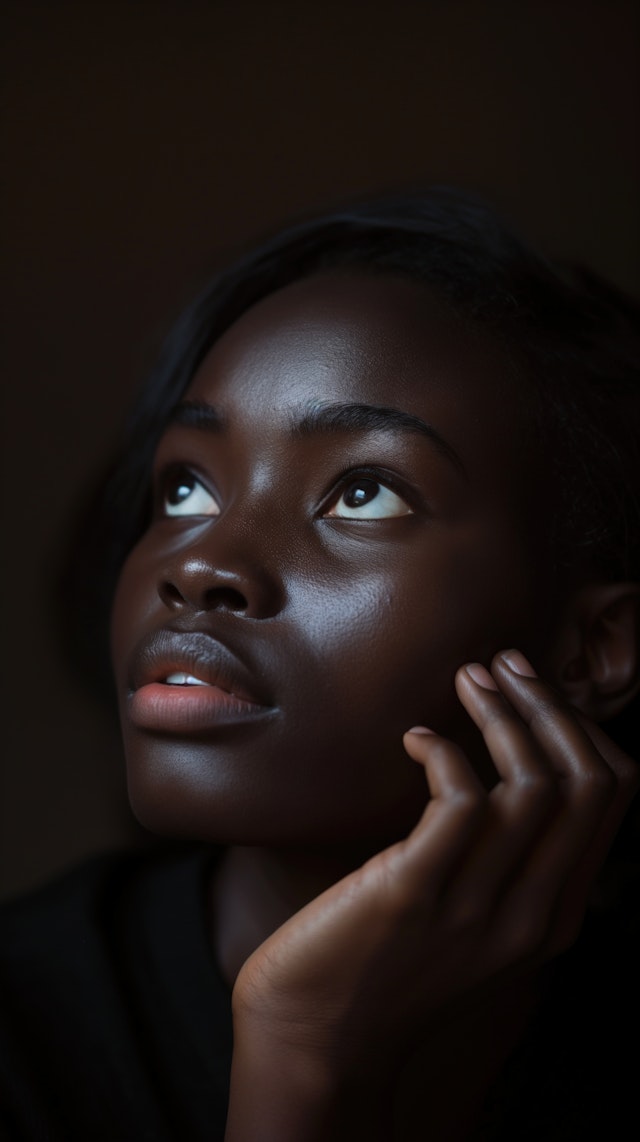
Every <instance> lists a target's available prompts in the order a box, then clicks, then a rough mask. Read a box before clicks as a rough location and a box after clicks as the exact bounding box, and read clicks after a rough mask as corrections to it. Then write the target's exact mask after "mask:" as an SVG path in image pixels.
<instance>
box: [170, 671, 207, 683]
mask: <svg viewBox="0 0 640 1142" xmlns="http://www.w3.org/2000/svg"><path fill="white" fill-rule="evenodd" d="M165 682H166V683H167V685H169V686H208V685H209V683H208V682H203V681H202V679H201V678H194V676H193V674H183V672H182V671H181V670H176V672H175V674H168V675H167V677H166V678H165Z"/></svg>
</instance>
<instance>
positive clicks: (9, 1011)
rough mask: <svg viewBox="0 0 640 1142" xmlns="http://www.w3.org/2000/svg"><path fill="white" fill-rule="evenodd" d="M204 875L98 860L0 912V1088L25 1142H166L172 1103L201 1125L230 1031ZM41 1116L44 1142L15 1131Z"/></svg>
mask: <svg viewBox="0 0 640 1142" xmlns="http://www.w3.org/2000/svg"><path fill="white" fill-rule="evenodd" d="M208 864H209V857H208V856H207V854H205V853H204V852H203V851H202V850H193V849H190V850H184V849H178V848H175V849H174V848H171V849H169V850H165V849H162V850H159V851H153V852H151V853H149V852H142V853H127V854H116V855H110V856H104V857H99V858H97V859H94V860H91V861H89V862H87V863H86V864H84V865H82V866H81V867H79V868H76V869H74V870H72V871H71V872H70V873H68V874H66V875H65V876H63V877H61V878H59V879H57V880H56V881H54V882H53V883H52V884H49V885H47V886H45V887H44V888H41V889H39V890H38V891H36V892H34V893H31V894H29V895H28V896H26V897H24V898H22V899H19V900H16V901H13V902H10V903H9V904H7V905H5V906H4V908H3V909H2V910H1V912H0V1000H1V1003H2V1010H3V1017H2V1026H1V1028H0V1075H2V1074H4V1082H5V1084H6V1086H7V1089H8V1095H7V1096H6V1097H7V1099H8V1104H9V1105H12V1104H13V1105H14V1106H15V1107H16V1108H17V1109H15V1110H14V1111H13V1112H12V1113H13V1114H14V1117H15V1118H16V1119H19V1120H20V1122H21V1124H22V1131H21V1132H22V1134H23V1135H24V1136H26V1137H29V1138H34V1139H35V1138H37V1137H42V1138H44V1137H47V1138H49V1137H50V1138H52V1139H57V1138H58V1137H60V1138H62V1137H64V1138H65V1139H67V1138H76V1137H78V1138H80V1137H83V1136H84V1137H89V1136H91V1137H95V1138H105V1139H106V1138H109V1137H111V1138H114V1137H118V1138H122V1139H127V1138H129V1137H131V1138H133V1137H139V1138H141V1139H142V1138H146V1137H148V1138H150V1139H151V1138H154V1139H156V1138H157V1139H164V1138H165V1136H166V1135H167V1129H168V1128H167V1126H166V1122H167V1121H169V1120H170V1119H171V1117H172V1113H173V1110H172V1109H171V1107H170V1106H169V1105H168V1104H169V1103H172V1104H173V1103H179V1102H180V1101H181V1100H183V1101H185V1102H186V1103H187V1104H193V1106H194V1107H196V1109H195V1110H194V1112H193V1115H192V1117H194V1116H195V1118H194V1120H195V1119H197V1117H198V1114H199V1113H201V1114H204V1115H205V1116H206V1115H208V1114H209V1112H210V1109H211V1108H203V1107H202V1106H201V1107H200V1110H198V1109H197V1106H198V1097H200V1102H202V1094H203V1091H204V1089H205V1088H206V1087H207V1085H209V1086H213V1087H215V1085H216V1077H217V1081H218V1085H219V1086H220V1084H222V1086H223V1087H224V1084H225V1082H226V1074H225V1073H224V1059H225V1057H226V1055H225V1052H226V1043H227V1039H229V1042H230V1037H231V1030H230V1027H231V1020H230V998H229V995H228V989H226V987H225V986H224V984H223V983H222V981H221V978H220V976H219V973H218V971H217V967H216V965H215V963H214V961H213V957H212V955H211V952H210V949H209V945H208V941H207V936H206V929H205V912H204V892H205V884H206V874H207V870H208ZM216 1051H218V1054H219V1057H220V1059H221V1060H223V1063H222V1064H216V1062H215V1058H217V1056H216V1054H215V1052H216ZM229 1054H230V1049H229ZM212 1058H213V1059H214V1061H213V1062H212ZM212 1070H213V1071H214V1072H215V1074H212ZM159 1075H162V1082H161V1083H158V1076H159ZM0 1081H1V1080H0ZM194 1084H195V1087H196V1088H197V1090H196V1091H195V1092H194V1090H193V1089H192V1088H193V1086H194ZM38 1107H40V1110H38ZM38 1113H39V1114H40V1118H41V1119H42V1122H46V1123H47V1131H48V1132H47V1133H43V1132H42V1131H40V1133H38V1132H37V1131H35V1130H33V1131H31V1132H29V1130H28V1129H27V1128H26V1126H25V1124H24V1122H23V1119H24V1117H25V1115H26V1116H27V1117H28V1116H29V1115H31V1116H32V1117H33V1115H37V1114H38ZM176 1113H178V1112H177V1111H176ZM188 1118H189V1115H188V1114H187V1122H188ZM52 1123H56V1124H58V1125H57V1126H56V1127H55V1128H54V1127H53V1126H51V1124H52ZM56 1129H57V1130H58V1132H57V1133H56ZM194 1130H196V1127H195V1126H194ZM88 1132H92V1133H88ZM168 1136H169V1137H170V1136H171V1130H170V1129H169V1133H168ZM184 1136H185V1137H198V1134H197V1131H196V1132H195V1133H194V1132H193V1131H192V1133H191V1134H189V1133H188V1131H185V1135H184Z"/></svg>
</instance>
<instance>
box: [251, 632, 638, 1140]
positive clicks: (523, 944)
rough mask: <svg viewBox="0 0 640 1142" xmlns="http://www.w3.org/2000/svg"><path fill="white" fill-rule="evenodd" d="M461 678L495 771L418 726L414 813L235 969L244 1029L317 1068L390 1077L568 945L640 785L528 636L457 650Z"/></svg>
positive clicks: (326, 1079) (412, 746) (412, 748)
mask: <svg viewBox="0 0 640 1142" xmlns="http://www.w3.org/2000/svg"><path fill="white" fill-rule="evenodd" d="M510 662H511V663H512V666H510V665H509V663H510ZM456 690H457V693H458V696H459V698H460V701H461V702H462V704H463V705H464V707H465V709H466V710H467V711H468V713H469V714H470V715H471V717H472V718H473V720H474V722H475V723H476V725H477V726H478V727H479V729H480V730H481V732H482V734H483V737H484V740H485V742H486V745H487V748H488V750H489V753H490V755H491V757H492V759H493V762H494V765H495V768H496V770H497V773H498V776H499V780H498V782H497V784H496V785H495V786H494V788H493V789H491V791H486V790H485V789H484V788H483V786H482V785H481V783H480V781H479V779H478V778H477V776H476V774H475V773H474V771H473V769H472V767H471V765H470V763H469V761H468V760H467V758H466V757H465V756H464V754H463V753H462V751H461V750H460V748H459V747H458V746H457V745H455V744H454V743H453V742H450V741H447V740H445V739H444V738H441V737H439V736H438V735H436V734H433V733H431V732H429V731H426V730H423V731H422V732H416V731H410V732H408V733H407V734H406V735H405V747H406V749H407V752H408V753H409V754H410V756H411V757H412V758H413V759H414V760H415V761H417V762H418V763H419V764H421V765H423V766H424V769H425V774H426V779H427V783H428V787H429V794H430V799H429V801H428V804H427V807H426V809H425V811H424V814H423V816H422V818H421V820H420V821H419V823H418V824H417V825H416V827H415V828H414V829H413V831H412V832H411V833H410V835H409V836H408V837H407V838H406V839H405V840H403V841H401V842H399V843H398V844H395V845H393V846H391V847H390V848H388V849H386V850H385V851H384V852H381V853H379V854H378V855H376V856H375V857H374V858H372V859H371V860H370V861H368V862H367V863H366V864H365V865H364V866H363V867H362V868H360V869H358V870H357V871H356V872H354V873H352V874H351V875H350V876H348V877H346V878H345V879H343V880H341V881H340V882H339V883H338V884H336V885H334V886H333V887H332V888H330V889H329V890H328V891H326V892H324V893H323V894H322V895H321V896H319V897H318V898H317V899H315V900H313V901H312V902H311V903H310V904H309V905H307V906H306V907H305V908H303V909H302V910H301V911H300V912H298V913H297V914H296V915H295V916H293V917H292V918H291V920H289V921H288V922H287V923H286V924H284V925H283V926H282V927H281V928H279V929H278V931H277V932H275V933H274V934H273V936H271V937H270V938H269V939H268V940H266V941H265V942H264V943H263V944H262V945H261V946H260V947H259V948H258V949H257V951H256V952H255V953H254V954H253V955H252V956H251V957H250V958H249V959H248V960H247V962H246V963H245V965H244V967H243V968H242V971H241V972H240V975H239V977H238V980H237V983H236V987H235V989H234V1012H235V1015H234V1018H235V1020H236V1025H237V1027H238V1028H239V1032H240V1038H241V1039H242V1040H243V1042H245V1043H246V1041H247V1040H246V1036H243V1033H242V1032H243V1028H244V1029H246V1030H247V1033H248V1034H249V1035H251V1036H255V1037H256V1041H258V1042H259V1043H261V1044H262V1048H266V1047H268V1044H271V1045H272V1047H273V1048H274V1049H276V1050H279V1049H284V1050H285V1053H288V1055H289V1057H290V1058H291V1060H296V1063H295V1065H296V1066H299V1067H300V1074H301V1075H302V1076H303V1081H307V1080H308V1081H309V1082H310V1083H311V1084H312V1085H313V1084H314V1083H316V1084H317V1085H318V1086H319V1087H323V1085H324V1086H325V1087H326V1089H329V1088H330V1087H331V1085H332V1083H334V1082H335V1083H336V1084H337V1085H338V1086H340V1085H343V1084H345V1083H346V1084H347V1085H348V1084H349V1083H350V1082H354V1083H355V1082H357V1081H359V1080H358V1079H357V1077H356V1076H359V1075H362V1074H363V1072H365V1073H366V1074H367V1076H368V1078H369V1080H370V1081H371V1080H373V1081H375V1078H376V1075H377V1074H380V1075H382V1074H384V1076H385V1081H389V1075H390V1073H393V1070H394V1068H396V1067H397V1066H398V1065H399V1063H400V1062H401V1060H402V1058H403V1057H404V1054H405V1053H406V1052H407V1050H409V1049H410V1048H411V1044H412V1043H413V1042H415V1041H416V1039H417V1038H418V1037H419V1036H421V1035H423V1034H425V1033H428V1030H429V1027H430V1025H431V1024H433V1022H434V1020H435V1019H436V1017H437V1016H439V1015H441V1014H442V1013H445V1014H446V1011H447V1010H448V1009H453V1007H454V1006H455V1005H459V1004H460V1002H461V1000H464V999H465V998H466V999H469V1000H470V999H472V998H473V996H474V995H475V996H477V995H478V993H479V990H481V989H482V988H483V987H484V986H485V985H487V984H492V985H493V984H495V982H496V981H499V980H500V979H504V978H511V977H512V975H513V973H514V972H517V971H522V972H525V971H527V970H530V969H531V968H532V967H536V966H537V965H541V964H542V963H544V962H545V961H546V960H548V959H549V958H551V957H553V956H555V955H557V954H558V953H559V952H561V951H563V950H564V949H566V948H567V947H568V946H569V945H570V943H571V942H572V941H573V940H574V939H575V937H576V935H577V933H578V931H579V928H580V925H581V923H582V919H583V916H584V912H585V909H586V905H587V900H588V896H589V891H590V888H591V886H592V883H593V880H594V878H595V876H596V874H597V872H598V870H599V868H600V867H601V865H602V862H603V860H604V858H605V856H606V853H607V850H608V848H609V845H610V843H611V841H612V839H613V837H614V835H615V833H616V831H617V828H618V826H619V823H620V821H621V819H622V817H623V815H624V813H625V811H626V808H627V806H628V804H629V802H630V800H631V797H632V795H633V793H634V791H635V789H636V788H637V785H638V769H637V767H636V766H635V765H634V763H633V762H632V761H631V760H630V759H629V758H628V757H626V755H624V754H623V753H622V752H621V751H620V750H619V749H618V748H617V747H616V746H615V745H614V744H613V743H612V742H611V741H610V740H609V739H608V738H607V736H606V735H605V734H604V733H603V732H602V731H601V730H600V729H599V728H598V727H597V726H596V725H594V724H593V723H591V722H590V721H589V720H588V719H586V718H584V717H583V716H581V715H579V714H577V712H576V711H575V710H572V709H571V708H570V707H569V706H567V705H566V703H564V702H563V701H562V700H561V699H560V698H559V696H558V695H557V694H555V693H554V691H553V690H552V689H551V688H550V687H549V686H547V685H546V684H545V683H544V682H542V681H541V680H540V679H538V678H537V677H536V676H535V674H534V672H533V670H532V669H531V667H530V666H529V664H528V663H527V662H526V660H524V658H523V657H522V655H520V654H519V653H518V652H507V654H501V655H498V656H496V658H495V659H494V661H493V663H492V673H491V674H489V672H488V671H486V670H485V669H484V668H483V667H481V666H479V665H477V664H471V665H469V666H466V667H462V668H461V669H460V670H459V671H458V672H457V675H456ZM309 1075H311V1076H312V1077H311V1079H308V1076H309ZM291 1136H292V1137H293V1136H295V1135H294V1134H292V1135H291ZM300 1136H302V1135H300Z"/></svg>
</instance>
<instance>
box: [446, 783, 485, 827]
mask: <svg viewBox="0 0 640 1142" xmlns="http://www.w3.org/2000/svg"><path fill="white" fill-rule="evenodd" d="M448 806H449V809H450V811H451V812H452V813H454V814H455V815H456V816H457V817H460V818H461V819H463V820H465V821H476V820H479V819H480V818H481V817H483V816H484V814H485V812H486V809H487V797H486V795H485V794H484V793H483V792H482V791H481V790H477V789H471V788H465V789H455V790H453V792H452V793H451V795H450V796H449V798H448Z"/></svg>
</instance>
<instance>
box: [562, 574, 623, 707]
mask: <svg viewBox="0 0 640 1142" xmlns="http://www.w3.org/2000/svg"><path fill="white" fill-rule="evenodd" d="M552 660H553V666H554V668H555V670H554V672H555V675H556V681H557V683H558V686H559V688H560V689H561V690H562V692H563V693H564V694H565V696H566V697H567V698H568V699H569V701H570V702H571V703H572V704H573V705H574V706H576V707H577V708H578V709H579V710H582V712H583V713H585V714H587V715H588V716H589V717H590V718H593V719H594V721H597V722H602V721H606V720H607V719H608V718H613V717H615V716H616V715H617V714H619V713H620V712H621V711H622V710H623V709H624V707H625V706H626V705H627V704H628V703H629V702H630V701H631V700H632V698H634V697H635V695H636V694H637V693H638V692H639V691H640V584H637V583H591V584H589V585H588V586H586V587H582V588H581V589H580V590H579V591H577V592H576V594H575V595H573V596H572V598H571V599H570V601H569V603H568V604H567V609H566V611H565V615H564V618H563V621H562V623H561V625H560V630H559V634H558V639H557V642H556V647H555V652H554V654H553V655H552Z"/></svg>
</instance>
